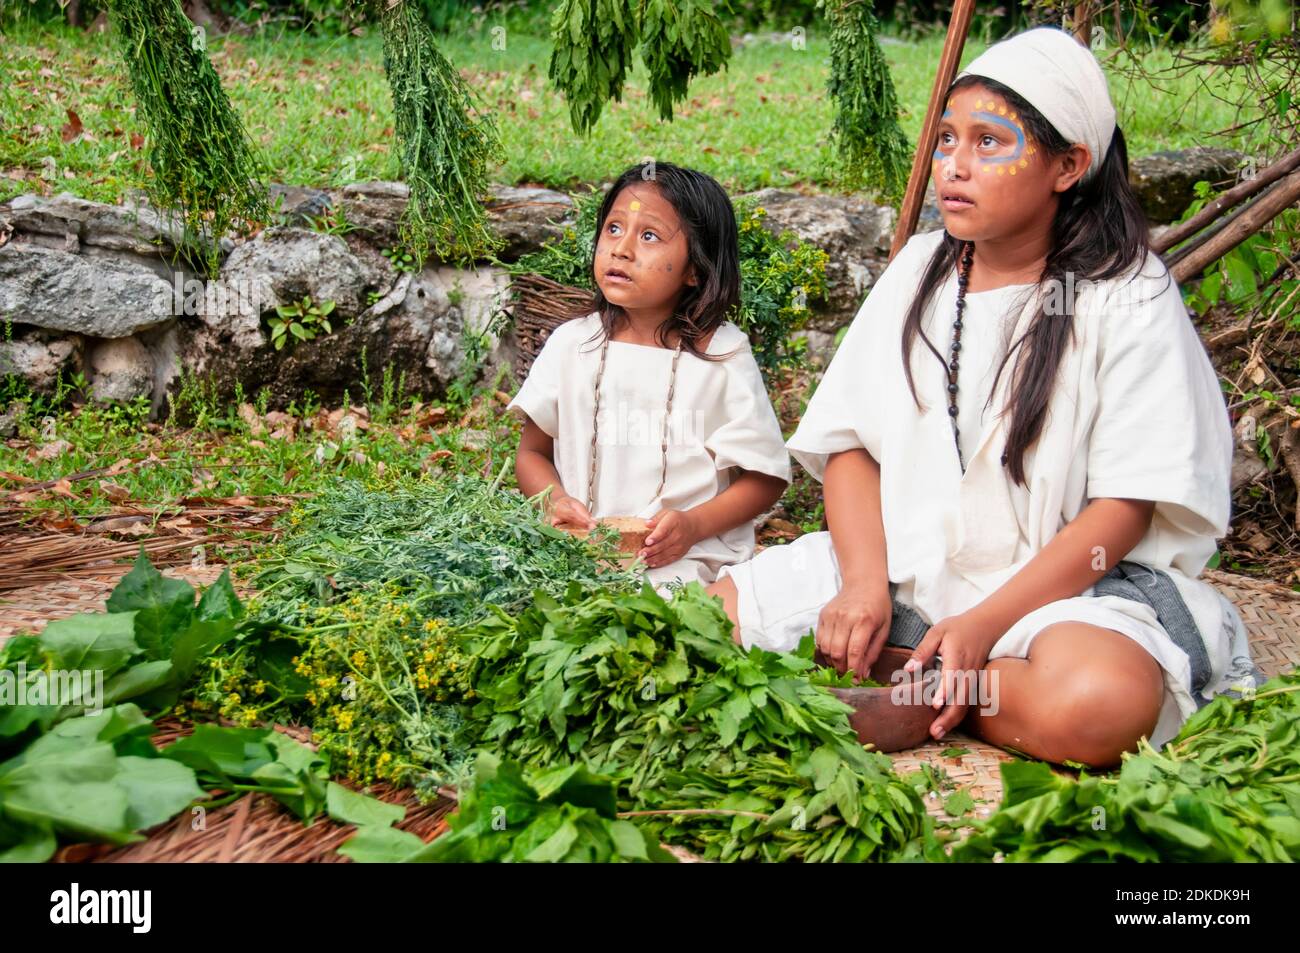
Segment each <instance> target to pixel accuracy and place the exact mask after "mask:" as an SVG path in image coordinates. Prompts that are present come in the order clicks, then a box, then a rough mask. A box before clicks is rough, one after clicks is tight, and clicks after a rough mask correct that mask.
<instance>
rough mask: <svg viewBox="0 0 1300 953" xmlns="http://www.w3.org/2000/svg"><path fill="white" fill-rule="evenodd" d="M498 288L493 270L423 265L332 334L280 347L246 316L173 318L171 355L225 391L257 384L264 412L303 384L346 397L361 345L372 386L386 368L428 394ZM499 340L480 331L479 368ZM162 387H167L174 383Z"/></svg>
mask: <svg viewBox="0 0 1300 953" xmlns="http://www.w3.org/2000/svg"><path fill="white" fill-rule="evenodd" d="M232 257H233V256H232ZM507 285H508V276H507V275H506V274H505V272H504V271H502V270H501V269H497V268H480V269H478V270H476V271H461V270H459V269H455V268H450V267H445V266H437V267H433V266H431V267H427V268H425V269H424V270H423V271H422V272H420V273H419V274H416V275H402V276H401V277H400V278H399V280H398V281H397V282H396V284H395V285H394V287H393V288H392V289H391V290H390V291H389V292H388V293H387V294H385V295H384V296H383V297H382V298H380V299H379V300H377V301H376V302H375V303H374V304H373V305H372V306H371V307H369V308H367V309H366V310H365V311H363V312H362V313H361V314H360V315H358V316H357V317H356V318H355V319H354V320H352V321H340V322H336V323H335V324H334V333H333V334H330V335H325V336H322V337H319V338H316V339H313V340H311V341H301V342H295V343H292V344H290V345H288V346H286V347H285V348H284V350H283V351H276V350H275V349H274V348H272V347H271V346H270V342H269V341H268V340H267V339H266V335H265V334H264V332H262V331H261V329H260V327H259V326H258V320H259V319H258V318H257V317H256V316H254V317H252V318H246V317H241V316H234V317H233V319H227V320H225V321H212V320H205V321H203V322H181V323H178V325H177V338H176V346H175V352H176V354H177V355H178V357H179V361H180V365H181V366H182V367H183V368H184V369H185V372H186V373H189V374H195V375H198V376H199V377H202V378H204V379H208V378H211V379H212V380H213V381H214V382H215V383H216V385H217V387H218V391H219V393H222V394H224V395H230V394H231V393H232V392H233V388H234V383H235V381H239V382H240V383H241V384H242V386H243V389H244V392H245V393H246V394H255V393H257V392H259V391H260V390H261V389H262V388H264V387H265V388H266V389H267V390H268V393H269V397H270V406H271V407H272V408H283V407H284V406H286V405H287V404H288V403H289V401H291V400H300V399H301V398H302V394H303V392H304V390H306V389H307V388H310V389H311V390H313V391H315V392H316V394H318V395H319V396H320V397H321V398H322V399H325V400H326V401H337V400H338V399H340V398H341V397H342V394H343V391H344V389H348V388H350V396H351V398H352V399H356V397H357V396H358V393H359V388H358V382H359V381H360V379H361V368H362V352H363V351H364V352H365V367H366V369H367V372H368V374H369V376H370V381H371V386H372V387H375V388H378V387H379V385H380V382H381V381H382V379H383V376H384V374H385V372H387V373H389V374H390V375H391V376H392V379H393V380H394V381H396V380H398V379H399V378H400V379H401V380H402V386H403V392H404V393H405V394H413V393H419V394H422V395H425V396H438V395H440V394H442V393H445V390H446V388H447V385H448V384H450V383H451V382H452V381H453V380H455V379H456V377H457V375H458V374H459V373H460V370H461V368H462V366H463V364H464V359H465V354H464V347H463V337H462V335H463V333H464V330H465V328H466V327H467V326H468V327H469V328H471V329H473V330H474V331H480V330H483V329H485V328H486V327H488V325H489V323H490V322H491V320H492V318H493V317H494V315H495V314H496V312H497V310H498V308H499V304H500V298H501V295H502V294H503V293H504V291H505V289H506V287H507ZM499 345H500V342H499V341H498V340H497V338H496V335H495V334H489V337H488V341H487V347H488V360H487V361H486V362H485V363H486V364H487V366H488V367H492V366H494V363H496V362H497V357H496V355H497V352H498V350H499V349H500V348H499ZM166 386H167V390H168V392H173V391H174V390H175V388H176V386H177V382H176V379H175V378H173V379H171V380H170V381H169V382H168V384H167V385H166Z"/></svg>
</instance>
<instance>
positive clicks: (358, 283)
mask: <svg viewBox="0 0 1300 953" xmlns="http://www.w3.org/2000/svg"><path fill="white" fill-rule="evenodd" d="M221 281H222V282H224V283H225V284H226V286H227V287H228V288H232V289H249V290H251V291H252V292H254V296H255V298H256V304H257V305H258V307H257V308H256V309H255V310H257V311H258V312H259V315H258V317H260V313H264V312H266V311H269V310H270V309H272V308H274V307H276V306H277V305H287V304H290V303H292V302H295V301H300V300H301V299H302V298H304V297H309V298H311V300H312V302H313V303H314V304H318V305H319V304H323V303H325V302H327V301H333V302H334V305H335V308H336V314H337V316H338V317H339V318H346V317H353V316H355V315H358V314H360V313H361V312H362V311H364V310H365V307H366V305H365V303H364V302H365V300H366V296H367V294H368V292H371V291H376V290H378V289H379V287H380V285H381V283H382V282H383V277H382V276H381V275H379V274H377V273H375V271H374V270H372V269H370V268H368V267H367V266H366V265H364V264H363V263H362V262H361V261H360V260H359V259H358V258H357V257H356V256H355V255H353V254H352V252H351V251H350V250H349V249H348V246H347V244H346V243H345V242H344V241H343V240H342V239H341V238H339V237H338V236H337V235H326V234H323V233H321V232H313V231H309V230H308V229H304V228H292V227H282V228H268V229H266V230H265V231H263V232H262V233H261V234H259V235H258V236H257V237H256V238H253V239H251V240H250V241H247V242H245V243H244V244H242V245H240V246H239V247H237V248H236V249H235V250H234V251H233V252H231V254H230V257H229V258H228V259H227V260H226V264H225V267H223V268H222V270H221ZM240 310H241V314H240V317H241V318H247V317H248V315H247V314H245V313H242V312H245V311H247V310H248V309H247V308H242V309H240ZM230 315H231V310H230V308H229V307H227V308H225V309H218V310H217V312H216V313H215V314H211V315H205V317H204V320H205V322H206V323H209V324H211V323H214V322H215V323H224V322H225V320H226V319H227V318H228V317H230Z"/></svg>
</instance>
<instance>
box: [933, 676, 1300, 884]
mask: <svg viewBox="0 0 1300 953" xmlns="http://www.w3.org/2000/svg"><path fill="white" fill-rule="evenodd" d="M1002 783H1003V789H1004V790H1003V800H1002V805H1001V807H1000V808H999V809H998V811H997V812H996V813H995V814H993V815H992V816H991V817H989V818H988V819H987V820H986V821H983V822H977V823H976V827H977V832H976V833H975V834H973V835H971V837H969V838H968V839H967V840H965V841H964V842H962V843H961V844H958V845H957V846H956V847H955V848H954V850H953V854H952V856H953V859H954V860H960V861H973V860H988V859H990V858H992V857H994V856H995V855H996V854H997V853H999V852H1001V853H1002V854H1003V855H1004V856H1005V858H1006V859H1007V860H1008V861H1054V862H1063V861H1114V860H1132V861H1144V862H1161V861H1192V862H1200V863H1222V862H1227V861H1233V862H1237V861H1286V860H1296V859H1300V820H1297V817H1298V816H1300V674H1298V673H1297V672H1296V671H1294V670H1292V671H1291V672H1288V673H1286V674H1283V675H1280V676H1278V677H1277V678H1274V679H1272V680H1271V681H1269V682H1268V683H1267V684H1266V685H1264V686H1263V687H1262V688H1261V689H1259V690H1258V691H1256V692H1255V693H1254V694H1253V695H1247V696H1245V697H1242V698H1239V699H1233V698H1230V697H1228V696H1226V695H1220V696H1219V697H1218V698H1216V699H1215V700H1214V701H1213V702H1211V703H1210V704H1208V705H1206V706H1205V707H1204V708H1202V709H1201V710H1200V711H1199V712H1197V713H1196V714H1195V715H1193V716H1192V717H1191V718H1189V719H1188V720H1187V723H1186V724H1185V725H1183V728H1182V731H1180V732H1179V735H1178V737H1177V738H1175V739H1174V740H1173V741H1171V742H1170V743H1169V744H1168V745H1167V746H1166V747H1165V748H1164V749H1163V751H1159V752H1158V751H1156V750H1155V749H1154V748H1152V747H1151V746H1150V745H1149V744H1147V743H1146V742H1145V741H1143V742H1142V743H1141V744H1140V745H1139V750H1138V753H1137V754H1135V755H1129V756H1127V757H1126V758H1125V760H1124V763H1123V765H1122V766H1121V768H1120V770H1119V772H1118V773H1117V774H1116V775H1112V776H1107V777H1088V776H1086V775H1084V776H1081V777H1080V778H1079V780H1077V781H1075V780H1072V779H1069V778H1062V777H1059V776H1057V775H1055V774H1053V773H1052V772H1051V770H1050V769H1049V768H1048V766H1047V765H1045V764H1041V763H1037V762H1023V761H1016V762H1011V763H1009V764H1004V765H1002Z"/></svg>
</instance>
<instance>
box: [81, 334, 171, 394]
mask: <svg viewBox="0 0 1300 953" xmlns="http://www.w3.org/2000/svg"><path fill="white" fill-rule="evenodd" d="M86 367H87V370H88V373H87V377H88V378H89V380H90V388H91V394H92V395H93V397H94V399H95V400H97V401H100V402H108V401H132V400H135V399H136V398H137V397H152V396H153V378H154V365H153V359H152V358H151V357H150V355H149V352H148V351H147V350H146V349H145V346H144V345H143V344H141V343H140V341H138V340H137V339H136V338H133V337H132V338H114V339H112V340H107V341H104V340H97V339H92V340H89V341H87V342H86Z"/></svg>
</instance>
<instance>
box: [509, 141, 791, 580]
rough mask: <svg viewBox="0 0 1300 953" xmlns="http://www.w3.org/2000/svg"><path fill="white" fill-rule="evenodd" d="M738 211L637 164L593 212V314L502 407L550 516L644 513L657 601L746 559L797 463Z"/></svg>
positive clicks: (587, 520)
mask: <svg viewBox="0 0 1300 953" xmlns="http://www.w3.org/2000/svg"><path fill="white" fill-rule="evenodd" d="M738 258H739V253H738V248H737V240H736V222H735V214H734V212H733V211H732V207H731V202H730V200H729V199H728V198H727V196H726V193H725V192H724V191H723V190H722V188H721V186H719V185H718V184H717V183H716V182H715V181H714V180H713V179H711V178H709V177H708V176H705V175H702V174H701V173H697V172H693V171H691V170H686V169H680V168H678V167H676V166H673V165H669V164H667V163H662V162H661V163H656V164H648V165H646V166H634V167H633V168H631V169H629V170H628V171H627V172H625V173H624V174H623V175H622V176H621V177H620V178H619V180H618V181H617V182H616V183H615V184H614V186H613V187H612V188H611V189H610V191H609V193H608V194H607V195H606V197H605V200H604V202H603V204H602V206H601V209H600V212H599V214H598V217H597V241H596V243H595V246H594V250H593V262H592V270H593V275H594V280H595V283H596V286H597V289H598V293H597V297H596V310H594V311H593V312H592V313H591V314H588V315H586V316H585V317H579V318H575V319H574V320H571V321H568V322H566V323H564V324H562V325H560V326H559V327H558V328H556V329H555V330H554V331H553V332H552V333H551V335H550V337H549V338H548V339H547V341H546V343H545V345H544V346H543V348H542V350H541V352H540V353H539V354H538V355H537V358H536V360H535V361H534V363H533V366H532V368H531V369H530V371H529V374H528V377H527V379H526V380H525V381H524V384H523V386H522V387H521V388H520V390H519V393H518V394H517V395H516V397H515V398H514V400H512V401H511V402H510V405H509V406H510V408H511V409H513V410H515V411H516V412H518V413H520V414H522V415H523V416H524V419H525V425H524V432H523V434H522V435H521V438H520V445H519V454H518V457H517V459H516V474H517V477H518V481H519V486H520V489H521V490H522V491H523V492H524V493H525V494H527V495H529V496H533V495H535V494H536V493H539V492H541V491H542V490H545V489H546V488H548V487H549V488H550V489H551V493H550V494H549V496H548V502H549V508H550V509H549V518H550V520H551V522H552V523H554V524H556V525H559V524H570V525H576V526H579V527H590V526H593V525H595V521H596V520H598V519H601V518H604V517H641V518H646V519H648V522H649V526H650V530H651V532H650V535H649V537H648V538H647V539H646V543H645V546H644V547H643V548H642V550H641V551H640V552H639V553H638V556H639V557H640V559H641V560H642V561H643V563H644V565H645V566H646V567H647V568H646V578H647V579H649V580H650V581H651V582H652V583H654V584H655V585H656V586H657V588H658V589H659V590H660V592H662V593H664V594H668V592H669V591H670V589H671V588H676V587H677V586H679V585H684V584H686V583H689V582H700V583H706V584H707V583H711V582H713V581H714V580H715V579H716V578H717V575H718V571H719V570H720V569H721V568H722V567H724V566H727V565H731V564H734V563H737V562H743V561H744V560H746V559H748V558H749V557H750V556H752V555H753V552H754V520H755V518H756V517H757V516H758V515H759V514H760V513H762V512H764V511H765V510H767V509H768V508H770V507H771V506H772V504H773V503H775V502H776V500H777V499H779V498H780V496H781V494H782V492H784V489H785V486H786V484H788V483H789V480H790V460H789V454H788V453H787V451H786V449H785V444H784V438H783V436H782V434H781V428H780V425H779V423H778V422H777V419H776V414H775V412H774V411H773V409H772V405H771V402H770V401H769V400H768V397H767V392H766V390H765V388H764V386H763V379H762V376H761V374H760V372H759V369H758V364H757V363H756V361H755V360H754V355H753V352H752V351H751V349H750V344H749V340H748V338H747V337H746V335H745V334H744V332H743V331H741V330H740V329H739V328H738V327H736V325H735V324H733V323H731V322H730V321H728V320H727V319H726V316H727V314H728V313H729V312H730V311H731V309H732V308H733V307H734V306H735V303H736V302H737V301H738V299H739V265H738Z"/></svg>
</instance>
